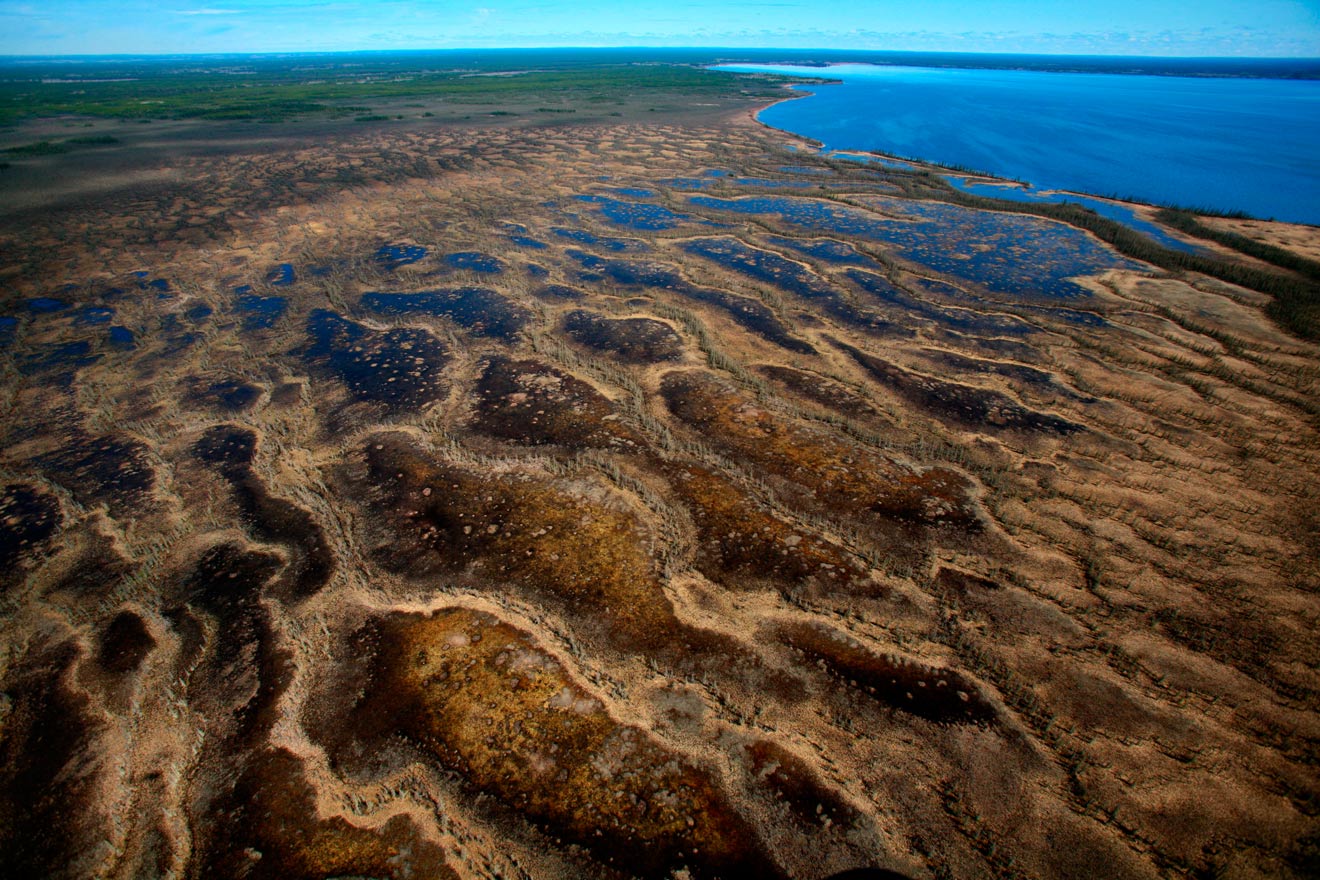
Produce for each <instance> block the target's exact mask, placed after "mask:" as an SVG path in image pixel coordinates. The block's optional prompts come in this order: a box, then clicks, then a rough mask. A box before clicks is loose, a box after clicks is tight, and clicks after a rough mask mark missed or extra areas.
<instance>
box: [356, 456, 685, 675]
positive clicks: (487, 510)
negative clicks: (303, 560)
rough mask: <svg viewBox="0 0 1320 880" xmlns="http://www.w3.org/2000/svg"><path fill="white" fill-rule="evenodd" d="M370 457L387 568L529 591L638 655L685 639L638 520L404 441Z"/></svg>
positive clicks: (379, 542) (378, 550) (380, 556)
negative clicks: (678, 632) (679, 634)
mask: <svg viewBox="0 0 1320 880" xmlns="http://www.w3.org/2000/svg"><path fill="white" fill-rule="evenodd" d="M365 455H366V463H367V473H366V475H365V482H366V485H367V487H368V491H369V493H370V494H369V495H368V498H367V503H368V505H369V506H370V508H371V510H372V511H373V513H374V514H376V516H377V517H378V518H379V519H378V522H379V527H378V529H377V531H376V533H375V536H374V541H375V544H376V547H375V551H374V554H375V556H376V558H377V560H378V561H379V562H380V563H381V564H382V565H384V566H385V567H386V568H388V569H391V570H394V571H404V572H407V573H409V574H412V575H425V574H431V573H437V572H445V573H448V574H451V575H458V574H460V573H467V574H471V575H475V576H479V577H481V578H482V579H484V580H486V581H488V582H492V583H496V584H501V585H506V584H507V585H509V586H513V587H519V588H523V589H526V590H529V591H530V592H531V593H532V594H533V595H534V596H536V597H537V598H539V599H541V600H548V601H551V602H553V603H554V604H556V605H557V606H559V607H561V608H562V609H564V610H565V611H566V612H568V613H570V614H572V615H574V616H575V617H577V618H578V619H584V620H586V621H587V622H588V623H589V624H590V625H591V626H592V628H594V629H597V630H598V631H599V632H600V634H601V635H603V636H605V637H606V638H607V639H608V640H609V641H611V642H614V643H616V644H618V645H620V646H626V648H627V649H628V650H629V651H636V650H638V649H641V648H645V647H646V646H651V647H655V646H657V645H663V644H665V643H668V642H669V641H671V640H672V639H674V638H675V637H676V630H677V629H678V622H677V620H676V619H675V618H674V612H673V609H672V608H671V607H670V604H669V601H668V599H666V598H665V595H664V591H663V589H661V585H660V582H659V579H658V576H657V573H656V570H655V563H654V560H653V559H652V558H651V556H650V554H649V553H648V552H647V551H646V549H645V547H646V544H647V538H646V536H645V534H644V533H643V532H642V529H641V527H640V524H639V523H638V522H637V520H636V518H635V517H633V516H632V515H630V514H628V513H625V512H623V511H621V510H618V509H615V508H614V507H612V506H609V505H607V504H605V503H602V502H600V501H597V500H593V499H592V498H589V497H585V496H582V495H574V494H569V493H568V492H566V491H565V490H564V489H562V488H560V487H558V486H556V485H554V484H553V483H551V482H549V481H547V480H545V479H544V478H534V477H531V476H529V475H519V474H507V473H506V474H496V473H492V472H489V471H481V470H475V469H469V468H466V467H461V466H458V465H454V464H450V463H448V462H445V461H442V460H440V459H438V458H437V457H435V456H433V455H428V454H426V453H425V452H423V451H422V450H421V449H419V448H417V447H416V446H414V445H412V443H411V442H409V441H408V440H407V439H406V438H405V437H404V436H403V435H399V434H384V435H377V436H375V437H373V438H370V439H369V440H368V442H367V445H366V453H365ZM502 588H504V587H502Z"/></svg>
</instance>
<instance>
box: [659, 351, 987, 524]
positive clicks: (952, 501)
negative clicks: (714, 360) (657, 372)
mask: <svg viewBox="0 0 1320 880" xmlns="http://www.w3.org/2000/svg"><path fill="white" fill-rule="evenodd" d="M661 391H662V393H663V394H664V397H665V402H666V403H667V404H668V406H669V409H670V411H671V412H673V413H674V415H675V416H677V417H678V418H679V419H681V420H683V421H684V422H686V423H687V424H689V425H691V426H692V427H693V428H696V429H697V430H698V431H700V432H701V433H702V434H703V435H705V437H706V438H707V439H709V440H710V441H711V442H713V443H715V444H717V445H719V446H720V447H722V448H723V449H724V450H725V451H726V452H727V453H728V454H729V455H730V456H731V457H733V458H735V459H738V460H743V461H751V462H755V463H756V464H757V465H759V466H760V467H761V468H762V469H764V470H766V471H768V472H770V473H772V474H775V475H777V476H779V477H783V478H784V479H787V480H790V481H792V482H794V483H797V484H798V485H800V486H802V487H804V488H806V489H808V490H810V491H811V493H812V494H813V495H814V497H815V501H816V502H817V503H818V504H820V505H822V506H825V507H828V508H831V509H835V510H840V511H843V512H846V513H849V514H853V515H857V514H866V513H877V514H880V515H881V516H883V517H885V518H888V519H891V520H894V521H897V522H900V523H908V524H913V525H955V526H958V527H960V528H962V529H965V530H968V531H975V530H978V529H979V527H980V525H979V519H978V518H977V515H976V505H975V503H974V502H973V501H972V499H971V496H970V492H971V485H970V483H969V481H968V480H967V479H966V478H965V477H963V476H962V475H961V474H958V473H957V472H955V471H952V470H949V469H948V468H933V469H931V470H929V471H926V472H924V473H920V474H918V473H913V472H912V471H911V469H909V468H906V467H904V466H903V465H900V464H899V463H897V462H895V461H893V460H891V459H889V458H886V457H884V456H881V455H879V454H878V453H876V452H873V451H871V450H869V449H866V448H865V447H862V446H859V445H858V444H856V443H850V442H848V441H847V440H844V439H843V438H841V437H839V436H838V435H836V434H832V433H830V432H828V431H826V430H824V429H821V428H816V427H808V426H805V425H800V424H796V423H794V422H791V421H789V420H788V419H786V418H784V417H783V416H780V415H778V414H776V413H773V412H771V411H769V410H766V409H764V408H762V407H760V406H758V405H757V404H756V403H755V402H754V401H752V400H751V399H750V398H748V396H747V395H745V394H743V393H741V392H740V391H739V390H738V389H737V388H736V387H734V386H732V385H730V384H728V383H726V382H721V381H719V380H717V379H715V378H714V377H713V376H711V375H709V374H708V373H703V372H698V371H689V372H674V373H669V374H667V375H666V376H665V377H664V380H663V382H662V384H661Z"/></svg>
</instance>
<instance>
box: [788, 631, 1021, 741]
mask: <svg viewBox="0 0 1320 880" xmlns="http://www.w3.org/2000/svg"><path fill="white" fill-rule="evenodd" d="M779 637H780V638H781V639H783V641H784V643H785V644H786V645H788V646H789V647H791V648H794V649H795V650H797V651H800V652H802V654H803V656H804V657H806V659H807V660H808V661H810V662H812V663H816V664H820V665H821V666H822V667H823V668H824V669H825V670H826V671H828V672H829V673H830V674H831V675H832V676H834V677H835V678H837V679H840V680H841V681H844V682H847V683H849V684H851V685H853V686H855V687H857V688H860V689H861V690H863V691H865V692H866V693H867V694H870V695H871V696H873V697H875V698H876V699H877V700H879V701H880V702H882V703H884V704H885V705H887V706H889V707H891V708H894V709H899V710H901V711H903V712H908V713H910V714H912V715H917V716H919V717H921V718H925V719H927V720H930V721H935V722H939V723H943V724H984V723H987V722H990V721H993V720H994V719H995V717H996V712H995V709H994V706H993V705H992V704H991V703H990V702H989V701H987V700H986V698H985V697H984V696H982V695H981V692H980V690H978V689H977V686H976V685H975V684H973V683H972V682H971V681H970V680H969V679H967V678H966V677H964V676H963V675H962V674H961V673H959V672H956V671H955V670H952V669H941V668H937V667H933V666H925V665H922V664H920V663H916V662H913V661H911V660H906V659H903V658H900V657H892V656H889V655H885V654H875V653H872V652H871V651H868V650H867V649H865V648H863V647H862V646H861V645H860V644H858V643H857V642H856V641H855V640H854V639H852V638H850V637H849V636H847V635H845V634H843V633H841V632H838V631H836V630H832V629H828V628H827V627H824V626H821V625H814V624H805V623H804V624H788V625H785V626H783V627H781V628H780V630H779Z"/></svg>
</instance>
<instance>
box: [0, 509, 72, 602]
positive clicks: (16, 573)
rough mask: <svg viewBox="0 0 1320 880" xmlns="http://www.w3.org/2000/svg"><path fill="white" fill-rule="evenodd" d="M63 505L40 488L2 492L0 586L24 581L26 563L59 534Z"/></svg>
mask: <svg viewBox="0 0 1320 880" xmlns="http://www.w3.org/2000/svg"><path fill="white" fill-rule="evenodd" d="M63 520H64V517H63V515H62V514H61V513H60V502H59V499H57V498H56V497H55V496H54V495H52V494H51V493H49V492H45V491H42V490H41V489H39V488H38V487H36V486H27V485H24V484H22V483H11V484H10V485H8V486H5V487H4V489H3V490H0V585H3V586H9V585H10V584H12V583H13V582H16V581H18V580H19V579H20V576H21V575H22V573H23V572H22V568H21V566H23V565H24V564H25V562H26V561H27V560H28V559H30V558H31V557H32V556H33V555H34V554H35V553H37V552H38V551H40V549H41V548H42V546H43V545H44V544H45V542H46V541H47V540H48V539H49V538H50V537H52V536H53V535H54V534H55V533H56V532H58V531H59V528H60V525H61V524H62V522H63Z"/></svg>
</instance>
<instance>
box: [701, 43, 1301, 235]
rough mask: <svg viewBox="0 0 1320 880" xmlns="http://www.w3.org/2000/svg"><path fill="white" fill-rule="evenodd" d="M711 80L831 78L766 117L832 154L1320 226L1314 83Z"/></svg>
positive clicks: (931, 74) (863, 69)
mask: <svg viewBox="0 0 1320 880" xmlns="http://www.w3.org/2000/svg"><path fill="white" fill-rule="evenodd" d="M720 69H725V70H740V71H762V72H770V73H791V74H797V75H808V76H824V77H829V78H832V79H840V80H842V82H841V83H840V84H837V85H825V86H798V87H797V88H798V89H800V90H802V91H805V92H807V93H809V94H810V95H811V97H808V98H804V99H802V100H796V101H785V102H781V103H779V104H776V105H774V106H772V107H769V108H767V109H766V110H764V111H762V112H761V114H760V116H759V118H760V120H761V121H762V122H764V123H766V124H767V125H771V126H774V127H775V128H782V129H785V130H787V131H792V132H795V133H797V134H801V135H804V136H806V137H810V138H814V139H815V140H818V141H821V142H823V143H824V144H825V146H826V147H827V148H829V149H836V150H838V149H842V150H877V151H880V152H884V153H889V154H892V155H898V156H909V157H913V158H918V159H925V160H929V161H935V162H941V163H946V164H956V165H963V166H967V167H971V168H976V169H980V170H984V171H988V172H991V173H993V174H996V175H998V176H1001V177H1009V178H1015V179H1020V180H1024V181H1029V182H1030V183H1032V184H1034V185H1035V186H1037V187H1041V188H1048V189H1068V190H1075V191H1077V192H1085V193H1093V194H1097V195H1117V196H1124V197H1132V198H1135V199H1137V200H1140V201H1146V202H1156V203H1166V202H1167V203H1173V204H1179V205H1187V206H1198V207H1209V208H1215V209H1218V210H1242V211H1247V212H1249V213H1251V214H1254V215H1256V216H1259V217H1274V218H1277V219H1280V220H1290V221H1294V222H1301V223H1312V224H1320V81H1315V80H1280V79H1261V78H1256V79H1246V78H1233V77H1182V76H1141V75H1128V74H1101V73H1055V72H1044V71H1039V70H983V69H947V68H920V67H897V66H877V65H869V64H840V65H833V66H830V67H826V68H819V67H813V68H803V67H795V66H785V65H763V64H731V65H721V67H720Z"/></svg>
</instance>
